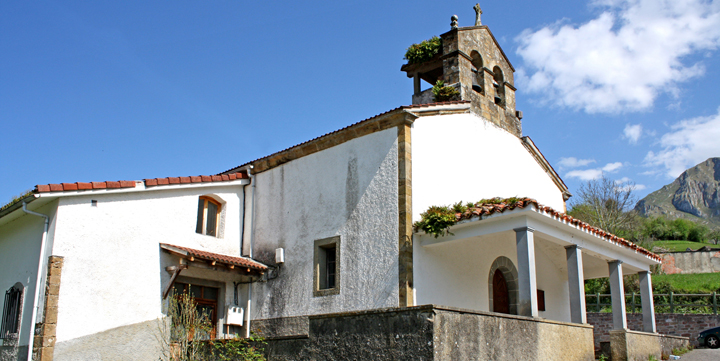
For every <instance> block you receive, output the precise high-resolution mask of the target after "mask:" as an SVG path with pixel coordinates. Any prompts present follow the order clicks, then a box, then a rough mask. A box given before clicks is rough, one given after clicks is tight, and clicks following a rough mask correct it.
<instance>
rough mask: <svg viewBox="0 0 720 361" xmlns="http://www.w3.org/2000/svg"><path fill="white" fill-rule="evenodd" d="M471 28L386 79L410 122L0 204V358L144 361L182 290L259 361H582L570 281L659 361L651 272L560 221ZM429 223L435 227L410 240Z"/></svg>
mask: <svg viewBox="0 0 720 361" xmlns="http://www.w3.org/2000/svg"><path fill="white" fill-rule="evenodd" d="M475 10H476V21H475V24H474V25H473V26H467V27H460V26H459V24H458V18H457V17H456V16H453V17H452V19H451V25H450V29H449V31H448V32H446V33H444V34H441V35H439V39H436V40H433V41H434V42H436V43H439V46H438V47H437V53H436V54H434V55H432V56H430V57H427V58H425V59H419V60H417V59H416V60H417V61H410V62H409V63H408V64H406V65H403V66H402V69H401V70H402V72H404V73H405V74H406V75H407V77H408V78H411V79H412V83H413V92H412V104H411V105H405V106H400V107H397V108H395V109H392V110H389V111H386V112H384V113H381V114H379V115H376V116H373V117H371V118H368V119H365V120H362V121H359V122H357V123H354V124H351V125H348V126H347V127H345V128H342V129H339V130H337V131H334V132H331V133H328V134H325V135H321V136H319V137H317V138H315V139H312V140H309V141H307V142H304V143H301V144H298V145H294V146H291V147H289V148H287V149H285V150H282V151H279V152H276V153H274V154H270V155H268V156H266V157H263V158H260V159H256V160H253V161H250V162H247V163H245V164H242V165H240V166H237V167H234V168H231V169H229V170H227V171H224V172H223V171H221V170H218V173H217V174H215V175H211V176H188V177H168V178H155V179H143V180H131V181H117V182H115V181H106V182H89V183H84V182H75V183H58V184H45V185H38V186H36V187H35V189H34V190H33V191H32V192H30V193H29V194H27V195H25V196H24V197H21V198H20V199H18V200H16V201H14V202H11V203H9V204H7V205H5V206H3V207H2V209H1V210H0V289H1V290H3V291H5V298H4V303H2V304H1V307H2V309H3V314H2V329H1V331H2V333H1V334H0V339H1V340H2V346H0V347H1V348H2V349H1V350H2V351H3V352H5V351H7V350H10V349H11V348H13V347H14V348H15V349H16V350H18V351H17V354H18V356H17V359H18V360H27V359H28V357H29V356H30V355H32V354H33V353H34V354H35V358H34V359H38V360H76V359H98V360H106V359H108V360H109V359H148V360H149V359H158V357H159V356H158V355H159V354H158V352H159V351H158V345H157V344H156V341H155V340H156V338H155V336H156V334H157V324H158V322H159V321H158V320H159V319H162V318H163V317H164V316H165V315H166V312H167V310H166V307H167V301H168V297H169V295H170V294H172V291H173V290H175V291H176V292H182V291H185V290H191V291H192V295H193V297H194V299H195V301H196V302H197V303H198V304H199V305H200V306H201V307H202V308H203V309H204V310H206V311H207V312H208V313H209V314H210V315H211V319H212V325H213V336H214V337H216V338H224V337H228V336H230V335H233V334H239V335H241V336H246V335H249V333H250V331H251V330H255V331H257V332H259V333H260V334H262V335H264V336H265V337H266V339H267V340H268V342H269V344H268V346H267V353H268V358H269V359H270V360H296V359H350V358H353V359H408V360H409V359H413V360H415V359H433V360H457V359H493V360H517V359H523V360H594V356H595V350H594V344H593V327H592V326H590V325H588V324H587V320H586V309H585V294H584V281H585V280H586V279H592V278H600V277H609V278H610V284H611V288H612V304H613V307H612V308H613V328H614V329H615V331H612V333H611V334H612V337H613V342H614V343H615V344H614V346H613V347H615V346H617V347H618V349H620V348H621V346H623V345H624V347H625V349H626V351H625V352H626V353H625V354H624V355H625V357H632V356H633V355H634V354H632V352H633V350H632V347H629V348H628V345H637V344H642V345H643V347H644V348H643V349H642V352H644V357H647V355H648V353H651V354H656V356H657V357H659V356H660V352H661V351H662V347H663V345H666V344H667V341H666V340H667V339H666V338H664V336H662V335H658V334H657V333H656V329H655V318H654V317H655V315H654V311H653V303H652V282H651V272H650V270H651V268H652V267H654V266H656V265H658V264H660V258H659V257H658V256H657V255H655V254H653V253H652V252H650V251H648V250H646V249H643V248H641V247H639V246H637V245H635V244H633V243H631V242H629V241H627V240H625V239H622V238H619V237H617V236H615V235H612V234H610V233H607V232H605V231H603V230H601V229H598V228H595V227H592V226H590V225H588V224H586V223H584V222H582V221H579V220H577V219H573V218H572V217H570V216H568V215H566V214H565V212H566V201H567V200H568V198H569V197H570V196H571V194H570V192H569V191H568V188H567V186H566V185H565V184H564V183H563V181H562V179H561V178H560V176H559V175H558V174H557V172H555V170H554V169H553V167H552V166H551V165H550V163H549V162H548V161H547V159H545V157H544V156H543V154H542V153H541V151H540V150H539V149H538V147H537V146H536V145H535V143H534V142H533V141H532V140H531V138H530V137H529V136H527V135H525V134H523V132H522V112H520V111H518V110H517V109H516V106H515V91H516V88H515V85H514V71H515V69H514V68H513V66H512V64H511V63H510V61H509V60H508V58H507V56H506V55H505V53H504V52H503V50H502V48H501V47H500V45H499V44H498V41H497V39H496V38H495V37H494V36H493V34H492V32H491V31H490V29H489V28H488V27H487V26H485V25H482V23H481V19H480V14H481V13H482V11H481V10H480V8H479V6H476V9H475ZM428 84H429V85H430V86H434V87H430V88H427V89H425V90H423V87H428ZM408 93H410V92H408ZM436 93H439V95H438V94H436ZM440 93H441V94H440ZM409 95H410V94H409ZM443 97H445V98H443ZM438 98H440V99H438ZM446 98H447V99H446ZM318 116H328V117H330V116H332V115H331V114H318ZM453 205H455V206H454V207H453ZM438 206H449V208H447V209H450V210H451V211H450V212H451V215H452V222H450V224H447V225H446V227H447V228H443V229H442V230H441V231H440V232H429V231H428V232H426V230H427V229H423V227H422V225H423V224H424V223H423V222H426V221H427V219H428V217H427V216H428V215H430V214H433V212H436V211H437V209H438ZM447 209H446V211H445V212H446V213H447ZM629 274H637V275H639V278H640V285H641V290H642V302H643V304H642V306H643V307H642V309H643V328H644V329H643V330H642V331H630V330H628V329H627V318H626V314H625V296H624V294H623V275H629ZM678 342H680V341H678ZM29 345H34V347H29ZM648 350H650V351H648ZM618 355H620V354H618ZM618 357H620V356H618Z"/></svg>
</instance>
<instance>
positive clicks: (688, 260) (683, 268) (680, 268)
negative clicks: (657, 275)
mask: <svg viewBox="0 0 720 361" xmlns="http://www.w3.org/2000/svg"><path fill="white" fill-rule="evenodd" d="M662 258H663V262H662V270H663V272H664V273H666V274H675V273H684V274H688V273H714V272H720V252H718V251H710V252H670V253H663V254H662Z"/></svg>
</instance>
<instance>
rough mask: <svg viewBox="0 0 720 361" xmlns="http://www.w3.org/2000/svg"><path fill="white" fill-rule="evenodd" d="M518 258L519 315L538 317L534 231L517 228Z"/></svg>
mask: <svg viewBox="0 0 720 361" xmlns="http://www.w3.org/2000/svg"><path fill="white" fill-rule="evenodd" d="M514 231H515V242H516V244H517V258H518V306H517V311H518V315H521V316H532V317H538V304H537V282H536V273H535V239H534V238H533V232H534V231H535V230H534V229H532V228H530V227H522V228H515V229H514Z"/></svg>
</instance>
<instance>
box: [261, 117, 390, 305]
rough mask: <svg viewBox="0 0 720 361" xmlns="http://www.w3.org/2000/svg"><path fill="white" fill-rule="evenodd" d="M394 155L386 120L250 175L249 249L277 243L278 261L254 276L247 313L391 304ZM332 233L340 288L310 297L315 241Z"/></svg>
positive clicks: (264, 253)
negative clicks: (275, 268) (281, 254)
mask: <svg viewBox="0 0 720 361" xmlns="http://www.w3.org/2000/svg"><path fill="white" fill-rule="evenodd" d="M397 161H398V149H397V129H395V128H392V129H388V130H384V131H381V132H377V133H373V134H370V135H366V136H363V137H360V138H357V139H354V140H351V141H348V142H346V143H343V144H340V145H338V146H335V147H332V148H330V149H327V150H324V151H321V152H318V153H314V154H311V155H308V156H305V157H303V158H300V159H297V160H293V161H291V162H289V163H286V164H283V165H281V166H279V167H276V168H273V169H270V170H268V171H265V172H262V173H259V174H257V175H256V182H257V183H256V185H257V194H256V206H255V212H256V215H257V218H256V220H255V247H254V257H255V258H257V259H259V260H260V261H267V262H271V261H272V263H274V254H275V253H274V252H275V249H276V248H279V247H282V248H284V249H285V264H284V265H283V266H282V269H281V270H280V276H279V277H278V278H277V279H274V280H271V281H269V282H267V283H260V284H254V291H253V295H254V296H255V300H254V305H255V306H254V309H253V311H254V312H253V317H254V318H260V319H264V318H273V317H282V316H296V315H309V314H319V313H329V312H339V311H351V310H361V309H374V308H380V307H392V306H397V305H398V263H397V262H398V245H397V243H398V241H397V239H398V191H397V189H398V186H397V185H398V170H397ZM248 198H250V196H249V195H248ZM336 235H340V237H341V241H340V244H341V247H340V272H341V277H340V293H339V294H337V295H329V296H322V297H314V296H313V249H314V241H315V240H318V239H323V238H328V237H332V236H336Z"/></svg>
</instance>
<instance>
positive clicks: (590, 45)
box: [0, 0, 720, 204]
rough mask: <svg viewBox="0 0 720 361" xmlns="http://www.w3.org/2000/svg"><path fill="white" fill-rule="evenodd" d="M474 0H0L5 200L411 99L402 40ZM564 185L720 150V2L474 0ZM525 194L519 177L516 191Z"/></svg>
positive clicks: (200, 161) (221, 161)
mask: <svg viewBox="0 0 720 361" xmlns="http://www.w3.org/2000/svg"><path fill="white" fill-rule="evenodd" d="M473 5H474V2H468V1H442V2H438V1H412V2H388V1H384V2H367V1H362V2H361V1H342V2H317V1H304V2H279V1H273V2H240V1H210V2H199V1H198V2H187V1H172V2H169V1H137V2H132V1H127V2H72V1H68V2H62V3H59V2H45V1H33V2H19V1H4V2H0V130H1V134H2V135H3V137H2V138H3V139H2V141H1V142H0V154H2V156H1V157H0V203H2V204H4V203H6V202H8V201H10V199H11V197H12V196H14V195H17V194H20V193H22V192H24V191H26V190H29V189H31V188H32V187H33V186H34V185H35V184H45V183H60V182H77V181H83V182H89V181H105V180H137V179H143V178H155V177H167V176H187V175H200V174H215V173H218V172H222V171H224V170H227V169H229V168H232V167H234V166H237V165H240V164H242V163H245V162H247V161H250V160H253V159H256V158H259V157H262V156H265V155H268V154H271V153H273V152H275V151H278V150H281V149H284V148H287V147H289V146H292V145H294V144H297V143H300V142H303V141H306V140H308V139H311V138H314V137H316V136H319V135H321V134H324V133H327V132H330V131H333V130H336V129H339V128H342V127H344V126H346V125H348V124H351V123H354V122H357V121H359V120H362V119H366V118H369V117H371V116H373V115H376V114H379V113H382V112H385V111H387V110H390V109H392V108H395V107H398V106H400V105H408V104H410V103H411V94H412V80H411V79H408V78H406V77H405V75H404V73H402V72H400V66H401V65H402V64H403V63H404V62H403V59H402V58H403V54H404V51H405V49H406V48H407V47H408V46H409V45H410V44H412V43H415V42H419V41H422V40H424V39H427V38H430V37H431V36H433V35H439V34H441V33H444V32H446V31H448V30H449V29H450V16H451V15H453V14H457V15H458V16H459V18H460V20H459V22H460V26H470V25H473V24H474V11H473V9H472V6H473ZM480 5H481V6H482V8H483V12H484V13H483V24H485V25H488V26H489V27H490V29H491V31H492V32H493V33H494V35H495V36H496V38H497V39H498V41H499V42H500V44H501V46H502V47H503V49H504V50H505V53H506V54H507V55H508V57H509V58H510V60H511V62H512V63H513V65H514V67H515V69H516V70H517V72H516V82H515V85H516V87H517V88H518V92H517V95H516V98H517V105H518V109H519V110H522V111H523V113H524V119H523V133H524V134H525V135H529V136H530V137H531V138H533V140H534V141H535V143H536V144H537V145H538V147H539V148H540V150H541V151H542V152H543V153H544V154H545V156H546V158H547V159H548V160H549V161H550V162H551V163H552V164H553V166H554V167H555V169H556V170H557V171H558V172H559V173H560V175H561V176H562V177H563V179H564V180H565V182H566V183H567V184H568V186H569V187H570V189H571V191H575V190H576V189H577V187H578V186H579V184H580V182H582V181H584V180H587V179H591V178H593V177H597V176H599V175H600V174H602V173H603V172H604V173H605V174H606V175H607V176H608V177H610V178H612V179H616V180H630V181H632V182H634V183H635V184H636V185H637V190H636V192H637V195H638V196H640V197H642V196H644V195H646V194H647V193H648V192H650V191H653V190H655V189H658V188H660V187H661V186H662V185H664V184H667V183H669V182H671V181H672V180H673V179H674V178H675V177H676V176H677V175H679V174H680V172H682V170H684V169H685V168H688V167H690V166H693V165H695V164H697V163H699V162H701V161H703V160H705V159H707V158H708V157H713V156H720V141H719V140H720V95H719V93H718V85H717V84H720V58H719V57H718V46H719V45H720V1H717V0H716V1H712V2H711V1H701V0H674V1H670V0H598V1H586V2H582V1H515V0H507V1H502V2H498V1H494V2H487V3H481V4H480ZM519 196H523V195H519Z"/></svg>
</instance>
